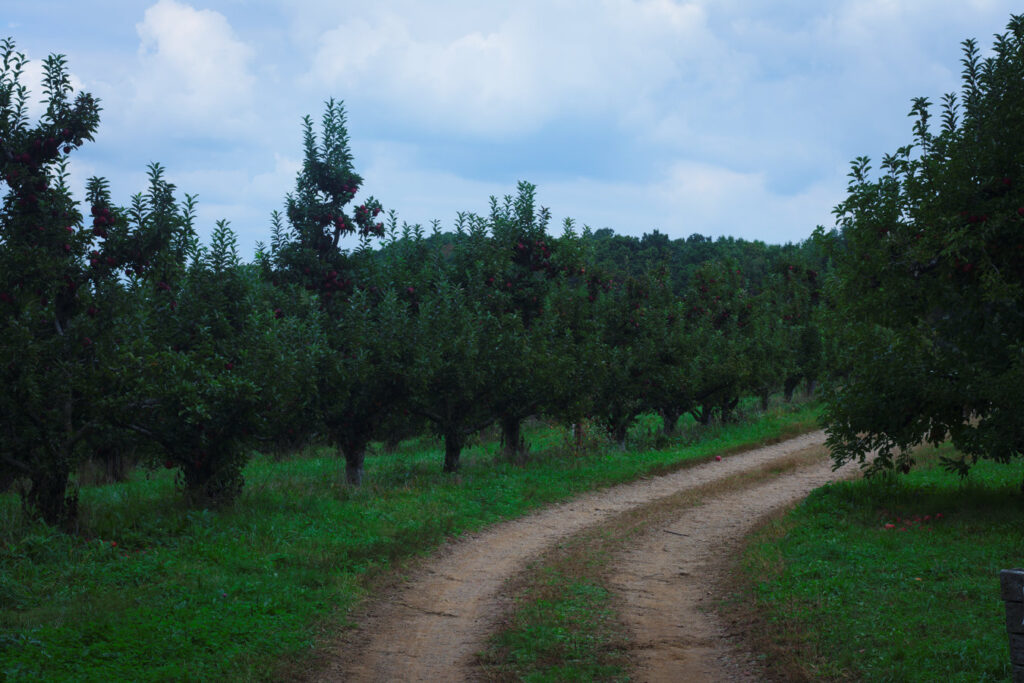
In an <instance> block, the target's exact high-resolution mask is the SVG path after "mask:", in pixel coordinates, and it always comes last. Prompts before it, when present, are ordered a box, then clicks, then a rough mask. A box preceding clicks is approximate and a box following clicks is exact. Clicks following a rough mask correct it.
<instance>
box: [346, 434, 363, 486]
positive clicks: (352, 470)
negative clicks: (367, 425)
mask: <svg viewBox="0 0 1024 683" xmlns="http://www.w3.org/2000/svg"><path fill="white" fill-rule="evenodd" d="M341 450H342V453H344V454H345V483H346V484H348V485H349V486H362V485H363V460H364V459H365V458H366V441H350V442H348V443H345V444H343V445H342V448H341Z"/></svg>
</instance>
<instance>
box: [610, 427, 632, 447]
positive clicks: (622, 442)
mask: <svg viewBox="0 0 1024 683" xmlns="http://www.w3.org/2000/svg"><path fill="white" fill-rule="evenodd" d="M628 432H629V420H622V421H620V422H619V423H618V424H616V425H615V428H614V430H613V431H612V436H613V438H614V439H615V443H617V444H618V445H619V450H620V451H624V450H626V434H627V433H628Z"/></svg>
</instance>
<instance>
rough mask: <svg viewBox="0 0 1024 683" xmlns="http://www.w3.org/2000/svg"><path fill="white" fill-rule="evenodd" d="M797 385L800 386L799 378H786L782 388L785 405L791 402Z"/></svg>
mask: <svg viewBox="0 0 1024 683" xmlns="http://www.w3.org/2000/svg"><path fill="white" fill-rule="evenodd" d="M799 385H800V378H799V377H787V378H786V383H785V385H784V387H783V389H784V390H785V395H786V403H789V402H790V401H792V400H793V392H794V391H796V388H797V387H798V386H799Z"/></svg>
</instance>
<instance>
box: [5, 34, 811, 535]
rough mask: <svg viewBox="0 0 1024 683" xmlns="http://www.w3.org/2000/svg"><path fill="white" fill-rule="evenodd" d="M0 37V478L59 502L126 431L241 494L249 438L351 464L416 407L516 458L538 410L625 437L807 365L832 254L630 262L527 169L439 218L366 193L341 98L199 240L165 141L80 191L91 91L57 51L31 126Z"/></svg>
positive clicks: (225, 492) (69, 498)
mask: <svg viewBox="0 0 1024 683" xmlns="http://www.w3.org/2000/svg"><path fill="white" fill-rule="evenodd" d="M0 56H2V57H3V71H2V72H0V187H3V189H4V194H3V205H2V209H0V326H2V329H0V378H2V382H3V386H4V389H5V391H4V392H2V393H0V415H2V418H0V420H2V421H0V488H3V489H5V488H8V487H9V486H11V485H15V486H16V488H17V489H18V490H19V491H20V493H21V496H22V503H23V506H24V508H25V510H26V512H27V513H28V514H30V515H32V516H36V517H40V518H42V519H44V520H46V521H47V522H49V523H52V524H63V525H69V524H72V523H73V521H74V519H75V515H76V511H77V498H76V494H75V488H74V486H73V484H72V482H73V480H74V477H73V475H74V473H75V471H76V469H77V468H78V467H79V466H80V464H81V463H82V462H84V461H85V460H87V459H89V458H92V457H95V456H96V455H97V454H110V453H117V452H118V451H122V450H124V449H126V448H129V447H137V448H139V449H140V452H143V453H145V454H147V455H146V457H147V458H148V459H149V460H150V464H151V465H156V466H164V467H167V468H169V469H173V470H175V471H176V472H177V476H178V481H179V483H180V484H181V487H182V489H183V491H184V493H185V495H186V496H187V497H188V499H189V500H190V501H191V502H192V503H194V504H196V505H212V504H220V503H224V502H228V501H230V500H232V499H233V498H234V497H235V496H236V495H237V494H238V493H239V491H240V490H241V488H242V486H243V477H242V471H243V468H244V465H245V463H246V460H247V458H248V457H249V454H250V453H252V452H253V451H254V450H257V449H259V450H277V451H279V452H287V451H288V450H289V449H294V448H296V447H299V446H301V445H303V444H304V443H307V442H308V441H309V440H310V439H312V438H318V439H320V440H321V441H323V442H325V443H328V444H330V445H331V446H332V447H334V448H336V449H337V450H338V452H339V453H340V454H341V455H342V456H343V457H344V461H345V473H346V475H345V476H346V479H347V481H348V482H349V483H351V484H353V485H358V484H359V483H360V481H361V478H362V473H363V463H364V454H365V452H366V449H367V445H368V443H369V442H370V441H371V440H374V439H388V438H393V437H394V436H395V435H398V434H403V433H405V430H409V429H413V430H415V429H421V428H423V427H426V428H429V429H430V430H432V431H433V432H434V433H436V434H437V435H439V436H440V437H442V438H443V440H444V444H445V455H444V464H443V467H444V469H445V470H446V471H455V470H457V469H458V467H459V456H460V452H461V450H462V448H463V446H464V444H465V443H466V440H467V439H468V438H469V437H470V436H472V435H473V434H474V433H475V432H477V431H479V430H480V429H482V428H483V427H485V426H488V425H491V424H495V423H497V424H498V425H500V428H501V431H502V434H503V443H504V448H505V451H506V453H507V455H508V457H509V458H512V459H522V458H523V456H524V454H525V448H524V444H523V440H522V437H521V435H520V426H521V424H522V422H523V420H524V419H525V418H527V417H529V416H531V415H538V414H544V415H548V416H551V417H555V418H559V419H561V420H563V421H565V422H566V423H578V422H580V421H582V420H583V419H584V418H588V419H590V420H592V421H594V422H595V423H596V424H599V425H601V426H603V427H604V428H605V429H606V430H607V432H608V434H609V435H610V436H611V437H612V438H613V439H614V440H616V441H617V442H619V443H622V442H624V440H625V435H626V432H627V430H628V429H629V427H630V425H631V424H632V423H633V421H634V420H635V419H636V418H637V416H638V415H639V414H640V413H641V412H644V411H655V412H657V413H659V414H661V415H662V416H663V417H664V419H665V426H666V429H667V430H669V431H671V430H672V429H673V428H674V426H675V424H676V422H677V420H678V418H679V416H680V415H681V414H683V413H686V412H690V413H692V414H693V415H694V416H695V417H696V418H697V419H698V420H700V421H701V422H707V421H709V420H710V419H711V416H712V415H713V414H714V413H718V414H720V415H721V416H723V417H725V418H727V417H728V415H729V412H730V411H731V410H733V409H734V408H735V406H736V404H737V402H738V400H739V397H740V396H741V395H744V394H756V395H760V396H762V397H767V396H768V395H769V394H770V393H771V392H773V391H775V390H777V389H785V390H786V391H787V392H788V393H791V392H792V390H793V388H794V387H795V386H796V384H797V383H798V382H799V381H801V380H803V379H806V380H809V381H813V380H814V378H815V377H816V376H817V372H818V367H819V365H820V362H821V341H820V336H819V334H818V331H817V326H816V324H815V304H816V301H817V292H818V280H819V277H818V274H817V273H816V271H815V270H813V269H812V268H811V264H809V261H808V258H807V257H806V254H804V253H803V252H801V251H800V250H798V249H789V250H782V249H778V250H775V251H772V252H771V254H770V257H769V258H767V259H761V260H758V259H746V258H744V257H743V254H742V253H741V254H740V257H739V258H736V257H735V256H734V255H731V254H724V253H723V254H719V255H718V256H719V257H718V258H713V259H707V260H703V261H701V262H699V263H692V264H690V267H689V268H688V270H687V272H686V274H685V277H682V278H681V277H680V274H679V268H678V267H676V268H674V267H673V265H674V264H673V260H672V258H669V257H666V256H665V254H661V255H660V256H659V255H658V254H657V251H658V250H657V249H653V250H647V251H653V253H648V254H647V255H646V256H644V257H639V256H637V257H636V258H632V259H626V261H628V263H624V262H617V261H616V260H615V259H609V258H608V252H607V249H603V247H606V246H607V243H608V240H607V239H604V238H606V237H607V235H595V234H593V233H591V232H590V231H589V230H588V229H586V228H584V229H583V230H582V231H577V230H575V229H574V226H573V223H572V221H568V220H567V221H566V223H565V225H564V226H563V229H562V231H561V233H560V234H558V235H552V234H551V233H550V232H549V225H548V223H549V212H548V211H547V210H546V209H544V208H539V207H537V206H536V204H535V188H534V186H532V185H530V184H528V183H520V185H519V187H518V191H517V194H516V195H514V196H508V197H505V198H504V201H501V202H499V201H498V200H496V199H494V198H492V200H491V209H490V213H489V215H487V216H478V215H474V214H468V213H467V214H460V215H459V216H458V218H457V220H456V222H455V225H454V227H453V230H452V231H450V232H441V230H440V228H439V227H438V226H437V225H436V224H435V226H434V228H433V230H432V231H430V234H425V231H424V230H423V229H422V228H421V227H420V226H418V225H412V226H410V225H408V224H404V223H403V224H402V225H399V224H398V219H397V217H396V216H395V214H394V213H393V212H391V213H388V214H385V213H384V211H383V208H382V206H381V204H380V203H379V202H378V201H377V200H375V199H373V198H372V197H371V198H368V199H365V200H363V201H361V202H359V203H358V204H356V203H355V201H354V200H355V197H356V196H357V194H359V193H360V191H361V189H362V179H361V178H360V176H359V175H358V174H356V173H355V171H354V167H353V161H352V156H351V153H350V150H349V146H348V133H347V130H346V127H345V116H344V110H343V108H342V107H341V105H340V104H336V103H335V102H334V101H330V102H328V103H327V105H326V109H325V112H324V115H323V119H322V126H321V131H320V134H319V135H317V133H316V132H315V131H314V125H313V122H312V121H311V120H310V119H309V118H308V117H307V118H306V119H305V120H304V133H305V135H304V163H303V166H302V169H301V171H300V172H299V174H298V177H297V179H296V186H295V189H294V191H293V192H292V193H290V194H289V195H288V196H287V197H286V201H285V205H286V210H285V212H284V213H283V214H279V213H276V212H275V214H274V215H273V217H272V224H271V228H270V231H269V233H270V234H269V244H268V245H265V246H264V245H261V247H260V249H259V251H258V253H257V255H256V258H255V259H254V260H253V261H252V262H251V263H244V262H243V261H242V260H241V259H240V257H239V255H238V249H237V245H236V237H235V235H234V233H233V232H232V231H231V229H230V228H229V226H228V225H227V224H226V223H225V222H223V221H221V222H218V224H217V226H216V228H215V229H214V231H213V234H212V237H211V239H210V241H209V243H207V244H202V243H201V242H200V240H198V238H197V232H196V227H195V197H194V196H191V195H187V194H186V195H184V197H179V196H177V195H176V188H175V187H174V185H172V184H170V183H169V182H168V181H167V180H166V178H165V177H164V169H162V168H161V167H160V166H159V165H158V164H152V165H151V166H150V168H149V184H148V187H147V188H146V189H145V191H144V192H141V193H139V194H136V195H135V196H133V197H132V198H131V201H130V202H129V204H128V205H125V206H119V205H116V204H115V203H114V202H113V200H112V195H111V193H110V189H109V187H108V184H107V183H106V181H104V180H103V179H100V178H93V179H90V180H89V182H88V186H87V190H86V197H85V198H84V202H78V201H76V200H75V199H74V198H73V197H72V196H71V192H70V190H69V187H68V174H67V167H66V164H67V160H68V157H69V155H70V154H71V153H72V152H73V151H74V150H75V149H77V148H78V147H80V146H81V145H83V144H85V142H87V141H90V140H92V137H93V134H94V133H95V131H96V130H97V127H98V124H99V111H100V108H99V104H98V101H97V100H96V99H95V98H93V97H92V96H91V95H89V94H88V93H79V94H77V95H74V93H73V91H72V89H71V87H70V83H69V79H68V76H67V71H66V68H65V64H64V60H63V58H62V57H60V56H51V57H49V58H48V59H47V60H46V62H45V64H44V74H45V75H44V84H43V85H44V92H45V94H46V95H47V109H46V112H45V114H44V115H43V116H42V118H41V119H40V120H39V121H38V122H35V123H30V122H29V120H28V118H27V116H26V97H27V93H26V90H25V88H24V87H23V86H22V85H21V83H20V81H19V79H20V75H21V71H22V68H23V63H24V57H23V56H22V55H21V54H20V53H17V52H16V51H15V49H14V44H13V42H12V41H10V40H7V41H5V42H4V43H3V45H2V55H0ZM352 205H354V206H352ZM353 236H354V237H356V238H358V241H359V246H358V247H356V248H348V247H347V245H348V240H351V239H352V238H353ZM654 237H655V238H656V237H657V234H656V233H655V236H654ZM691 239H692V238H691ZM645 240H648V238H647V237H645ZM655 241H657V242H658V246H660V247H661V248H662V250H664V248H665V244H664V240H660V241H659V240H655ZM726 246H729V247H730V248H733V247H734V246H735V245H734V244H733V243H729V244H728V245H726ZM755 246H756V245H755ZM758 250H759V251H758ZM741 251H742V250H741ZM754 251H758V253H759V254H760V256H764V253H763V252H764V245H760V246H757V248H756V249H755V250H754ZM750 253H753V252H750ZM747 266H753V267H754V269H755V271H756V277H754V278H752V277H751V276H750V274H749V273H748V272H745V270H744V269H745V268H746V267H747Z"/></svg>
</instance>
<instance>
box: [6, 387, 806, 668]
mask: <svg viewBox="0 0 1024 683" xmlns="http://www.w3.org/2000/svg"><path fill="white" fill-rule="evenodd" d="M815 416H816V410H815V408H814V407H812V406H804V407H801V408H798V409H796V410H795V411H789V412H786V411H783V410H779V411H775V412H772V413H769V414H767V415H764V416H761V417H758V418H756V419H754V420H752V421H749V422H746V423H742V424H738V425H730V426H727V427H721V428H713V429H711V430H705V431H704V432H699V431H697V430H696V429H695V428H693V427H685V426H684V428H683V436H682V437H681V439H682V442H684V443H687V444H689V445H687V446H685V447H684V446H676V447H672V448H668V449H665V450H651V449H649V448H644V447H638V448H634V449H632V450H629V451H616V450H611V451H608V452H605V453H602V454H600V455H591V456H583V457H579V456H574V455H572V454H571V453H570V452H569V449H568V448H567V447H566V444H567V443H568V438H567V436H566V435H565V433H564V431H563V430H559V429H554V428H549V427H545V426H538V427H536V428H534V429H533V430H531V431H529V432H528V433H527V439H528V440H529V441H532V442H533V450H534V452H535V453H536V455H535V457H534V458H533V459H532V461H531V462H530V463H529V464H528V465H527V466H526V467H521V468H515V467H511V466H509V465H506V464H503V463H501V462H499V461H498V460H497V458H496V452H497V444H495V443H493V442H484V443H482V444H479V445H477V446H475V447H473V448H471V449H468V450H467V451H466V452H465V453H464V456H463V471H462V472H461V473H460V474H459V475H457V476H454V477H453V476H449V475H443V474H442V473H441V472H440V463H441V459H442V451H441V448H440V445H439V444H437V443H436V442H433V441H431V440H421V441H419V442H413V443H407V444H405V445H404V447H403V448H401V449H399V451H398V452H396V453H393V454H387V455H385V454H377V455H375V456H373V457H370V458H368V462H367V476H366V480H365V483H364V486H363V487H362V488H361V489H359V490H353V489H351V488H347V487H345V486H342V485H340V484H339V483H338V482H339V476H340V471H339V470H340V463H339V461H338V459H336V458H334V457H331V456H330V455H329V454H326V453H325V452H323V451H310V452H307V453H304V454H300V455H298V456H296V457H293V458H291V459H288V460H284V461H275V460H273V459H271V458H267V457H262V456H259V457H256V458H254V460H253V461H252V462H251V463H250V464H249V466H248V467H247V468H246V471H245V476H246V482H247V483H246V488H245V490H244V492H243V494H242V495H241V497H240V498H239V500H238V501H237V502H236V503H235V504H234V506H232V507H231V508H230V509H226V510H221V511H218V512H211V511H204V510H188V509H187V508H185V507H183V506H182V504H181V502H180V496H179V495H178V493H177V492H176V491H175V490H174V484H173V478H172V475H171V473H170V472H168V471H163V470H158V471H145V470H138V471H136V472H134V473H133V476H132V479H131V480H130V481H129V482H128V483H125V484H117V485H109V486H90V487H83V488H82V490H81V494H80V505H81V532H80V535H78V536H65V535H62V534H59V533H55V532H54V531H52V530H51V529H49V528H48V527H45V526H42V525H26V524H25V523H24V522H23V521H22V520H21V518H20V516H19V514H18V504H17V500H16V499H15V497H14V496H13V495H10V494H5V495H2V496H0V675H2V676H3V677H4V678H5V679H7V680H40V679H43V680H62V679H74V680H86V681H88V680H183V679H184V680H279V679H291V678H295V677H297V676H300V675H301V674H303V673H304V672H306V671H307V670H309V669H311V668H313V667H315V666H316V653H317V648H318V647H320V646H322V645H323V644H325V643H329V642H330V641H331V639H332V638H334V637H335V636H336V635H337V633H338V632H339V630H340V629H342V628H343V627H344V625H345V624H346V619H347V618H348V615H349V614H350V612H351V610H352V608H353V606H355V605H356V604H357V603H358V602H359V601H360V600H361V599H362V598H363V597H364V596H366V595H367V593H368V592H371V591H372V590H373V588H374V586H375V585H377V582H379V581H381V580H382V579H383V578H384V577H386V576H390V575H393V571H394V570H400V569H401V566H402V563H403V562H405V561H406V560H408V559H410V558H412V557H415V556H417V555H422V554H424V553H427V552H429V551H430V550H431V549H433V548H435V547H437V545H438V544H439V543H441V542H442V541H443V540H445V539H446V538H448V537H451V536H455V535H458V534H460V533H463V532H466V531H469V530H473V529H478V528H480V527H482V526H484V525H487V524H490V523H493V522H496V521H500V520H503V519H508V518H511V517H515V516H518V515H522V514H524V513H526V512H528V511H530V510H532V509H535V508H537V507H539V506H541V505H544V504H547V503H551V502H554V501H557V500H564V499H566V498H568V497H570V496H572V495H574V494H576V493H579V492H582V491H585V490H589V489H592V488H595V487H601V486H608V485H612V484H616V483H620V482H623V481H628V480H631V479H635V478H637V477H639V476H643V475H645V474H650V473H653V472H659V471H665V470H668V469H672V468H675V467H677V466H680V464H681V463H685V462H687V461H694V460H699V459H702V458H707V457H710V456H712V455H713V454H714V453H715V452H717V451H721V450H723V449H730V448H738V447H741V446H742V445H757V444H760V443H764V442H767V441H772V440H778V439H781V438H784V437H786V436H789V435H792V434H795V433H798V432H800V431H806V430H807V429H810V428H813V425H814V420H815ZM698 433H701V434H703V435H704V436H705V437H706V438H703V439H700V440H699V441H698V440H697V437H696V436H695V435H696V434H698ZM645 438H648V439H653V438H654V437H653V436H652V435H650V434H648V435H647V436H646V437H645V435H644V434H642V433H641V434H634V439H636V440H638V441H640V442H642V441H643V440H644V439H645ZM581 590H584V592H585V590H586V588H585V587H582V588H581Z"/></svg>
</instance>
